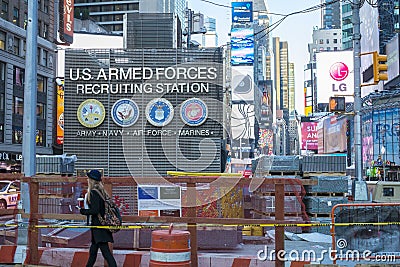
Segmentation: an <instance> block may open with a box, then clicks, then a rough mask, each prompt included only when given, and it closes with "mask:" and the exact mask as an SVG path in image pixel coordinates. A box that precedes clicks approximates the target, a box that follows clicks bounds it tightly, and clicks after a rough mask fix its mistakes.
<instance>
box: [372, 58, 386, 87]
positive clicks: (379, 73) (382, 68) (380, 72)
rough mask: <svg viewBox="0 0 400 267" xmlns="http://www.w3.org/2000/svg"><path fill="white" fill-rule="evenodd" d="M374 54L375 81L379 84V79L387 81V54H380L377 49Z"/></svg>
mask: <svg viewBox="0 0 400 267" xmlns="http://www.w3.org/2000/svg"><path fill="white" fill-rule="evenodd" d="M372 56H373V66H374V83H375V84H377V83H379V81H387V79H388V74H387V70H388V66H387V65H386V62H387V55H379V54H378V52H376V51H375V52H373V54H372Z"/></svg>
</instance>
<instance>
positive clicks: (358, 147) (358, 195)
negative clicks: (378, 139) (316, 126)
mask: <svg viewBox="0 0 400 267" xmlns="http://www.w3.org/2000/svg"><path fill="white" fill-rule="evenodd" d="M360 7H361V1H360V0H354V1H353V3H352V12H353V14H352V19H353V55H354V150H355V171H356V177H355V181H354V185H353V197H354V200H356V201H366V200H368V189H367V183H366V182H365V181H364V179H363V172H362V170H363V166H362V165H363V162H362V140H361V107H362V101H361V74H360V69H361V33H360Z"/></svg>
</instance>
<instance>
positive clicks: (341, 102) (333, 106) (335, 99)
mask: <svg viewBox="0 0 400 267" xmlns="http://www.w3.org/2000/svg"><path fill="white" fill-rule="evenodd" d="M329 111H330V112H345V111H346V101H345V99H344V97H343V96H332V97H330V98H329Z"/></svg>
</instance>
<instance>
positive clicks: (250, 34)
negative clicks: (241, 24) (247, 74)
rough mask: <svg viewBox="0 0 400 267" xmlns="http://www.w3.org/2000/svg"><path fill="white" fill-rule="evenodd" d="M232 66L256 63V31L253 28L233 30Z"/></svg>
mask: <svg viewBox="0 0 400 267" xmlns="http://www.w3.org/2000/svg"><path fill="white" fill-rule="evenodd" d="M231 51H232V54H231V64H232V65H240V64H248V65H249V64H253V63H254V31H253V29H252V28H233V29H232V31H231Z"/></svg>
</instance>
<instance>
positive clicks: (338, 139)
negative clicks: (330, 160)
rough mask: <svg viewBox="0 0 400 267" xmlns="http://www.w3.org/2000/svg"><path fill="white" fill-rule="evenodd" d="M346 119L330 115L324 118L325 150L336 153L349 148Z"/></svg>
mask: <svg viewBox="0 0 400 267" xmlns="http://www.w3.org/2000/svg"><path fill="white" fill-rule="evenodd" d="M346 127H347V125H346V120H339V121H338V120H336V117H335V116H333V117H330V118H329V119H326V120H324V152H325V153H335V152H344V151H346V150H347V142H346V141H347V139H346Z"/></svg>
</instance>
